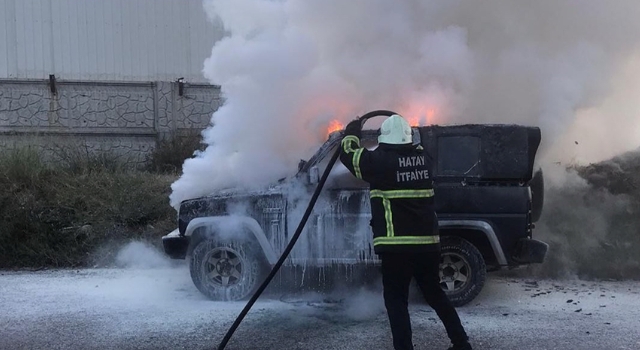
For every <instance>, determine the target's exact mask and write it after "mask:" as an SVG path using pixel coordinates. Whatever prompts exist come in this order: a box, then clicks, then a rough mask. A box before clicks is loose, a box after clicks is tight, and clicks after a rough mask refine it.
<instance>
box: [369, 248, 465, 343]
mask: <svg viewBox="0 0 640 350" xmlns="http://www.w3.org/2000/svg"><path fill="white" fill-rule="evenodd" d="M380 259H381V261H382V285H383V287H384V303H385V306H386V308H387V314H388V316H389V323H390V325H391V334H392V335H393V346H394V348H395V349H396V350H413V342H412V335H411V320H410V317H409V310H408V299H409V284H410V283H411V279H412V278H413V277H415V279H416V282H417V285H418V287H419V288H420V290H421V291H422V294H423V295H424V298H425V299H426V301H427V303H428V304H429V305H430V306H431V307H432V308H433V309H434V310H435V312H436V313H437V314H438V317H440V320H441V321H442V323H443V324H444V326H445V329H446V331H447V334H448V335H449V338H450V339H451V342H452V343H453V344H454V345H458V346H461V345H464V344H466V343H467V341H468V338H467V334H466V333H465V331H464V328H463V327H462V324H461V323H460V318H459V317H458V313H457V312H456V310H455V308H454V307H453V306H452V305H451V302H450V301H449V299H448V298H447V296H446V295H445V293H444V291H443V290H442V288H441V287H440V277H439V264H440V253H438V252H433V253H382V254H380Z"/></svg>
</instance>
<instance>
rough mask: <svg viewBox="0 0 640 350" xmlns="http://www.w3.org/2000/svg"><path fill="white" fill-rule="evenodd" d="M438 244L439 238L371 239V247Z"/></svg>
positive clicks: (401, 237) (397, 237) (403, 237)
mask: <svg viewBox="0 0 640 350" xmlns="http://www.w3.org/2000/svg"><path fill="white" fill-rule="evenodd" d="M437 243H440V236H395V237H376V238H374V239H373V245H374V246H376V245H380V244H387V245H399V244H408V245H410V244H437Z"/></svg>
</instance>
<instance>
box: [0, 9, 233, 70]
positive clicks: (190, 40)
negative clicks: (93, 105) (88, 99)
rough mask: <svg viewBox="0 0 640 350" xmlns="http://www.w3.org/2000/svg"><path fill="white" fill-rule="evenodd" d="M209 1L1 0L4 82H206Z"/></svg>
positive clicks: (216, 29)
mask: <svg viewBox="0 0 640 350" xmlns="http://www.w3.org/2000/svg"><path fill="white" fill-rule="evenodd" d="M221 37H222V28H221V27H220V26H219V25H214V24H212V23H211V22H210V21H208V20H207V18H206V14H205V12H204V9H203V6H202V0H0V78H17V79H45V78H48V76H49V74H55V75H56V77H57V78H58V79H66V80H71V79H73V80H108V81H112V80H116V81H153V80H165V81H173V80H176V79H177V78H180V77H184V78H186V79H187V81H190V82H205V80H204V78H203V77H202V74H201V70H202V65H203V62H204V60H205V59H206V58H207V57H208V56H209V55H210V53H211V48H212V47H213V44H214V43H215V41H217V40H219V39H220V38H221Z"/></svg>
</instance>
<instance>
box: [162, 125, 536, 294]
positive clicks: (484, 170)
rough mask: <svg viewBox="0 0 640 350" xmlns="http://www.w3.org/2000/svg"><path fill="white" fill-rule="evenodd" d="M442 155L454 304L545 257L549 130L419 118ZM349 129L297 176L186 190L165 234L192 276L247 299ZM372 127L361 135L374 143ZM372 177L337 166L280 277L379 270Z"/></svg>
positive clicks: (422, 135) (298, 280) (419, 137)
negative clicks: (540, 228)
mask: <svg viewBox="0 0 640 350" xmlns="http://www.w3.org/2000/svg"><path fill="white" fill-rule="evenodd" d="M413 134H414V143H421V144H422V145H423V147H424V148H425V150H426V151H428V153H429V155H430V156H431V157H432V160H433V174H434V188H435V191H436V196H435V205H436V212H437V214H438V221H439V225H440V235H441V242H442V244H441V246H442V258H441V263H440V279H441V286H442V288H443V289H444V290H445V291H446V293H447V295H448V296H449V298H450V299H451V301H452V302H453V304H454V305H456V306H461V305H464V304H466V303H469V302H470V301H471V300H473V299H474V298H475V297H476V296H477V295H478V294H479V293H480V291H481V289H482V287H483V285H484V282H485V275H486V272H487V271H495V270H498V269H501V268H512V267H517V266H520V265H527V264H531V263H541V262H542V261H543V260H544V257H545V255H546V253H547V249H548V245H547V244H546V243H543V242H540V241H538V240H535V239H533V238H532V234H533V229H534V223H535V222H536V221H537V220H538V218H539V217H540V215H541V212H542V202H543V180H542V172H541V171H537V172H536V173H535V175H534V174H533V170H534V160H535V155H536V152H537V149H538V146H539V144H540V138H541V135H540V129H538V128H535V127H524V126H519V125H453V126H426V127H414V128H413ZM342 136H343V134H342V132H341V131H337V132H334V133H332V134H330V135H329V138H328V140H327V141H326V142H325V143H324V144H323V145H322V146H321V147H320V149H318V151H317V152H316V153H315V155H313V157H311V158H310V159H309V160H308V161H301V162H300V165H299V167H298V172H297V174H295V175H293V176H291V177H289V178H285V179H282V180H280V181H279V182H278V183H276V184H274V185H273V186H271V187H269V188H268V189H265V190H262V191H253V192H247V191H246V190H245V191H239V190H238V191H235V190H226V191H221V192H219V193H216V194H213V195H210V196H206V197H201V198H195V199H189V200H185V201H183V202H182V203H181V204H180V208H179V213H178V228H177V229H176V230H175V231H173V232H171V233H170V234H168V235H166V236H164V237H163V238H162V241H163V245H164V249H165V252H166V254H167V255H169V256H170V257H171V258H174V259H185V258H186V257H187V256H189V257H190V260H189V266H190V272H191V278H192V280H193V282H194V284H195V285H196V287H197V288H198V290H200V292H202V293H203V294H204V295H206V296H207V297H209V298H211V299H214V300H238V299H243V298H246V297H248V296H249V295H250V294H251V293H252V292H253V291H254V290H255V289H256V288H257V287H258V286H259V285H260V283H262V281H263V278H264V276H265V273H266V272H268V269H269V268H270V267H272V266H273V265H274V264H275V263H276V261H277V260H278V257H279V256H280V254H281V253H282V252H283V250H284V249H285V246H286V245H287V243H288V242H289V240H290V238H291V236H292V234H293V232H292V231H293V229H292V228H295V227H296V225H297V224H298V222H299V221H300V218H301V216H302V211H303V210H304V208H305V206H306V204H307V202H308V200H309V198H310V197H311V193H312V192H313V191H314V189H315V187H316V184H317V183H318V181H319V174H320V173H321V172H322V171H323V169H324V168H325V167H326V165H327V163H328V162H329V158H331V155H332V154H333V152H335V150H336V147H339V145H340V141H341V139H342ZM376 143H377V133H376V132H374V131H372V130H364V131H363V133H362V140H361V144H362V145H363V146H365V147H368V148H373V147H376ZM369 205H370V204H369V193H368V185H367V184H366V183H365V182H362V181H361V180H358V179H356V178H355V177H353V176H352V175H351V174H350V173H349V172H348V171H347V170H346V168H344V166H342V165H341V164H336V166H335V167H334V169H333V170H332V173H331V175H330V177H329V180H328V182H327V185H326V186H325V189H324V191H323V194H322V195H321V197H320V199H319V201H318V203H317V204H316V206H315V208H314V211H313V213H312V216H311V217H310V219H309V221H308V223H307V226H306V227H305V230H304V231H303V233H302V236H301V237H300V240H299V241H298V242H297V244H296V246H295V248H294V249H293V251H292V252H291V255H290V256H289V257H288V258H287V260H286V261H285V264H284V266H283V269H282V270H281V271H280V272H279V274H280V278H277V279H276V282H277V283H279V284H281V285H287V286H289V287H291V286H294V288H306V287H309V288H314V289H317V288H321V287H325V286H331V285H334V284H335V283H336V282H346V283H352V284H356V283H367V282H371V281H374V280H377V271H378V270H377V268H378V263H379V260H378V259H377V256H376V255H375V254H374V252H373V237H372V234H371V232H370V227H369V220H370V206H369Z"/></svg>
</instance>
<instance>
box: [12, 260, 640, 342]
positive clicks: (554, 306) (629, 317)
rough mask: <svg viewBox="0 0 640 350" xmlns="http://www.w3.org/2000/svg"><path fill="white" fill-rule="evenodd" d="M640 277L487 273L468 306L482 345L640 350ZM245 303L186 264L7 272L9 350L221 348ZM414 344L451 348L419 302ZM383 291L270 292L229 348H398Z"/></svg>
mask: <svg viewBox="0 0 640 350" xmlns="http://www.w3.org/2000/svg"><path fill="white" fill-rule="evenodd" d="M639 292H640V282H610V281H609V282H607V281H605V282H586V281H578V280H571V281H566V280H565V281H551V280H542V281H530V280H526V279H514V278H510V277H497V276H490V279H489V280H488V282H487V285H486V286H485V289H484V290H483V292H482V294H481V295H480V296H479V297H478V298H477V299H476V300H474V302H473V303H472V304H470V305H468V306H465V307H462V308H460V309H459V312H460V317H461V319H462V320H463V323H464V325H465V327H466V328H467V331H468V333H469V334H470V336H471V338H472V342H473V345H474V349H505V350H506V349H509V350H512V349H563V350H570V349H640V327H639V326H640V295H639V294H638V293H639ZM243 306H244V303H243V302H212V301H208V300H206V299H204V298H203V297H202V296H201V295H200V294H199V292H198V291H197V290H196V289H195V287H194V286H193V285H192V283H191V280H190V279H189V273H188V270H187V269H186V267H185V266H179V267H162V268H126V269H83V270H47V271H38V272H27V271H18V272H15V271H12V272H9V271H2V272H0V310H2V311H1V313H0V349H214V348H216V347H217V344H218V343H219V341H220V340H221V339H222V337H223V335H224V334H225V332H226V331H227V329H228V327H229V326H230V325H231V323H232V322H233V320H234V319H235V317H236V316H237V314H238V313H239V312H240V310H241V309H242V307H243ZM411 312H412V322H413V329H414V342H415V343H416V349H446V348H447V346H448V341H447V339H446V338H445V333H444V328H443V327H442V325H441V324H440V323H439V321H437V319H436V316H435V313H434V312H433V311H431V310H430V308H429V307H428V306H426V305H423V304H421V303H420V302H419V300H418V299H417V298H416V300H415V301H414V302H413V303H412V306H411ZM391 348H392V347H391V339H390V331H389V329H388V323H387V319H386V315H385V313H384V306H383V302H382V297H381V294H380V292H379V291H370V290H350V291H342V292H336V293H334V294H332V295H314V294H309V293H307V294H288V295H282V294H279V295H274V294H271V295H265V296H264V297H262V298H261V299H260V301H258V303H256V305H255V306H254V308H253V309H252V310H251V312H250V313H249V314H248V315H247V317H246V318H245V321H244V322H243V323H242V325H241V326H240V327H239V329H238V331H237V332H236V333H235V335H234V337H233V338H232V339H231V342H230V343H229V345H228V346H227V349H229V350H232V349H391Z"/></svg>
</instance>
